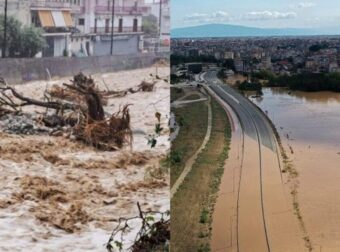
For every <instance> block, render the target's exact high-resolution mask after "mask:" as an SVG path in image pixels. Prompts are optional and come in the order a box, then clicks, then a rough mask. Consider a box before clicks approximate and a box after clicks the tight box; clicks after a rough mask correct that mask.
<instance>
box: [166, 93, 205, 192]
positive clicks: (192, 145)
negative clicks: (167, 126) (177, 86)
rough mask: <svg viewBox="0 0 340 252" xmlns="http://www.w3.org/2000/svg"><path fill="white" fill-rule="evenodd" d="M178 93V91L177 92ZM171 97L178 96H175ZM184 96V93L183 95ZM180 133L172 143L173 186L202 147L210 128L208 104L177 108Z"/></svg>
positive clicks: (171, 175) (194, 104)
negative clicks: (208, 127) (186, 164)
mask: <svg viewBox="0 0 340 252" xmlns="http://www.w3.org/2000/svg"><path fill="white" fill-rule="evenodd" d="M175 92H176V91H175ZM175 92H171V96H172V98H173V96H174V95H175V96H176V97H177V96H178V94H173V93H175ZM181 94H182V95H181V96H183V95H184V93H183V92H182V93H181ZM173 112H174V113H175V116H176V121H177V123H178V124H179V127H180V131H179V134H178V136H177V137H176V139H175V140H174V141H173V142H172V148H171V153H170V162H171V174H170V177H171V181H170V184H171V186H172V185H173V184H174V183H175V182H176V180H177V178H178V177H179V175H180V174H181V173H182V171H183V169H184V166H185V163H186V161H187V160H188V159H189V158H190V157H191V156H192V155H194V154H195V152H196V151H197V150H198V148H199V147H200V146H201V144H202V142H203V140H204V137H205V134H206V132H207V126H208V107H207V105H206V102H198V103H192V104H187V105H185V106H183V107H180V108H176V109H174V111H173Z"/></svg>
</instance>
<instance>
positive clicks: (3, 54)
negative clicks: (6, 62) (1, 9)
mask: <svg viewBox="0 0 340 252" xmlns="http://www.w3.org/2000/svg"><path fill="white" fill-rule="evenodd" d="M6 50H7V0H5V19H4V41H3V44H2V57H3V58H6Z"/></svg>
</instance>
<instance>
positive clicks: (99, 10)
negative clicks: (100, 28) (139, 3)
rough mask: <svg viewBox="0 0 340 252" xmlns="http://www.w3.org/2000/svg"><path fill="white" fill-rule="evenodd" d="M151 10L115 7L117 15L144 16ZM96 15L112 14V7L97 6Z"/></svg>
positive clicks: (146, 8)
mask: <svg viewBox="0 0 340 252" xmlns="http://www.w3.org/2000/svg"><path fill="white" fill-rule="evenodd" d="M148 10H149V7H145V6H143V7H136V6H123V7H122V6H115V13H116V14H143V13H145V12H147V11H148ZM95 12H96V13H111V12H112V6H110V5H106V6H102V5H97V6H96V7H95Z"/></svg>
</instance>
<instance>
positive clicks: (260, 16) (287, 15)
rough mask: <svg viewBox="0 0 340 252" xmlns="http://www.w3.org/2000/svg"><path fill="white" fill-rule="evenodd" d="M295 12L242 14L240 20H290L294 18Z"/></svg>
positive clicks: (253, 12)
mask: <svg viewBox="0 0 340 252" xmlns="http://www.w3.org/2000/svg"><path fill="white" fill-rule="evenodd" d="M296 17H297V14H296V13H295V12H278V11H252V12H248V13H246V14H244V15H243V16H242V17H241V19H244V20H273V19H292V18H296Z"/></svg>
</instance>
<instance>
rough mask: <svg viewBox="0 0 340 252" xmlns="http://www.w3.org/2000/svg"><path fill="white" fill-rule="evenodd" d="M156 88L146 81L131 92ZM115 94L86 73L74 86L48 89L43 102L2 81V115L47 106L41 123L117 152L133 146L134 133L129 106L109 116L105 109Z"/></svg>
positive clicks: (0, 89) (67, 85)
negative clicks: (64, 130) (130, 145)
mask: <svg viewBox="0 0 340 252" xmlns="http://www.w3.org/2000/svg"><path fill="white" fill-rule="evenodd" d="M154 85H155V83H147V82H142V83H141V84H140V85H139V86H138V88H137V89H136V90H133V89H131V91H132V92H138V91H152V90H153V86H154ZM112 92H113V93H116V92H114V91H112ZM111 94H112V93H111V91H100V90H99V89H98V88H97V86H96V85H95V82H94V80H93V79H92V78H91V77H87V76H85V75H83V74H82V73H80V74H78V75H76V76H74V78H73V80H72V81H71V84H66V83H64V84H63V86H62V87H60V86H52V88H51V89H49V90H46V91H45V94H44V98H45V99H44V100H43V101H41V100H36V99H32V98H30V97H25V96H23V95H21V94H20V93H18V92H17V91H16V89H15V88H13V87H11V86H9V85H7V83H6V81H5V80H4V79H0V113H1V114H0V116H3V115H5V114H9V113H20V112H21V109H22V107H25V106H38V107H43V108H46V113H45V114H43V115H42V116H41V117H40V119H39V120H38V121H39V122H40V123H42V124H44V125H45V126H47V127H65V126H68V127H70V128H71V132H72V134H73V135H74V136H75V138H76V139H78V140H81V141H83V142H85V143H86V144H88V145H92V146H94V147H96V148H98V149H103V150H116V149H117V148H121V147H122V146H123V145H124V144H125V143H127V144H131V142H132V131H131V126H130V114H129V105H125V106H123V107H122V108H121V109H120V110H119V111H118V112H116V113H113V114H112V115H109V116H108V115H106V113H105V111H104V107H103V106H104V104H105V99H107V96H109V95H111ZM51 110H52V113H51V112H50V111H51ZM66 128H67V127H66ZM54 133H55V132H54Z"/></svg>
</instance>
